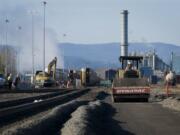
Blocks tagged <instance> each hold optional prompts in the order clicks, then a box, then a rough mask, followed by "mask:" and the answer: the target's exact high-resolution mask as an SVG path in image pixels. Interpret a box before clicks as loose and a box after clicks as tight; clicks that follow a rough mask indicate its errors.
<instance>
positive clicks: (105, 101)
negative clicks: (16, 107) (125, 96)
mask: <svg viewBox="0 0 180 135" xmlns="http://www.w3.org/2000/svg"><path fill="white" fill-rule="evenodd" d="M172 93H173V94H172V95H173V96H170V97H166V96H165V90H164V87H163V86H153V87H152V92H151V98H150V101H149V102H148V103H147V102H137V101H136V100H135V101H131V102H120V103H113V102H112V101H111V94H110V88H105V87H94V88H92V89H91V90H90V91H89V92H88V93H86V94H85V95H83V96H81V97H79V98H78V99H76V100H73V101H71V102H68V103H66V104H64V105H59V106H57V107H56V108H53V109H50V110H47V111H45V112H42V113H39V114H37V115H36V116H32V117H30V118H26V119H24V120H23V121H19V122H16V123H12V124H11V125H7V126H5V127H3V128H0V134H3V135H6V134H7V135H11V134H18V135H19V134H20V135H24V134H26V135H27V134H29V135H30V134H38V135H41V134H42V135H45V134H47V135H49V134H54V135H57V134H62V135H96V134H97V135H102V134H104V135H160V134H163V135H170V134H171V135H179V133H180V128H179V127H180V112H179V111H180V110H178V109H177V108H178V106H179V108H180V101H179V94H180V88H179V86H178V87H176V88H173V89H172ZM172 102H176V105H172ZM165 104H166V105H165ZM174 106H176V107H174Z"/></svg>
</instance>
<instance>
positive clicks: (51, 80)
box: [35, 57, 57, 88]
mask: <svg viewBox="0 0 180 135" xmlns="http://www.w3.org/2000/svg"><path fill="white" fill-rule="evenodd" d="M56 65H57V58H56V57H55V58H54V59H53V60H52V61H51V62H50V63H49V65H48V69H47V72H44V71H36V74H35V87H36V88H38V87H51V86H55V85H56Z"/></svg>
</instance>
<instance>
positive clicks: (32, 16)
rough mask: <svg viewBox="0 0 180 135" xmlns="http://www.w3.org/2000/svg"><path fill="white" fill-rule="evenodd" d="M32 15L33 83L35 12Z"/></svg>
mask: <svg viewBox="0 0 180 135" xmlns="http://www.w3.org/2000/svg"><path fill="white" fill-rule="evenodd" d="M31 17H32V75H33V77H32V83H33V84H34V13H33V12H31Z"/></svg>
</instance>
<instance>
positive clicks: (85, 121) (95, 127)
mask: <svg viewBox="0 0 180 135" xmlns="http://www.w3.org/2000/svg"><path fill="white" fill-rule="evenodd" d="M104 112H105V103H103V102H100V101H99V100H97V101H94V102H89V104H88V105H84V106H80V107H79V108H78V109H77V110H76V111H75V112H73V113H72V114H71V116H72V117H71V119H69V120H68V121H67V122H66V123H65V124H64V127H63V128H62V129H61V135H96V134H102V132H103V130H102V127H101V126H102V125H103V123H102V121H103V118H104V115H103V114H104Z"/></svg>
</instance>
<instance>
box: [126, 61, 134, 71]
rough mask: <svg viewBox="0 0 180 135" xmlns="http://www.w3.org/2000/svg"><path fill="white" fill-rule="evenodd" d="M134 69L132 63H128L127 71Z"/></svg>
mask: <svg viewBox="0 0 180 135" xmlns="http://www.w3.org/2000/svg"><path fill="white" fill-rule="evenodd" d="M132 67H133V65H132V63H131V62H130V61H128V62H127V66H126V69H125V71H129V70H132Z"/></svg>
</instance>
